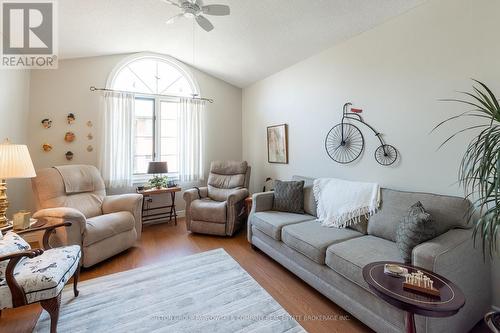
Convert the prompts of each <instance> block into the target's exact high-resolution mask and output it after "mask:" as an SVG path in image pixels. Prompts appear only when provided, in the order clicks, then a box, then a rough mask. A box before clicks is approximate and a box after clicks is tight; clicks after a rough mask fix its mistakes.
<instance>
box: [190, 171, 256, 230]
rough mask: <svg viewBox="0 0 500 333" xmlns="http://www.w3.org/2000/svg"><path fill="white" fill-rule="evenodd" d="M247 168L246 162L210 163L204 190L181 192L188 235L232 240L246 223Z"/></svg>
mask: <svg viewBox="0 0 500 333" xmlns="http://www.w3.org/2000/svg"><path fill="white" fill-rule="evenodd" d="M249 182H250V167H249V166H248V164H247V162H234V161H229V162H221V161H217V162H212V164H211V166H210V174H209V176H208V182H207V183H208V184H207V187H201V188H194V189H190V190H188V191H186V192H184V200H185V201H186V226H187V229H188V230H189V231H191V232H196V233H202V234H210V235H219V236H232V235H233V234H234V233H235V232H236V231H238V229H240V227H241V225H242V224H243V223H244V222H245V220H246V215H245V207H244V206H245V205H244V200H245V198H246V197H248V194H249V192H248V190H247V188H248V184H249Z"/></svg>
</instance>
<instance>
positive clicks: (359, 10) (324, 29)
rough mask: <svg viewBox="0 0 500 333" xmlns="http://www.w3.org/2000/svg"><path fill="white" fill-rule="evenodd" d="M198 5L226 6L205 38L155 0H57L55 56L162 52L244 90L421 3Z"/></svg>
mask: <svg viewBox="0 0 500 333" xmlns="http://www.w3.org/2000/svg"><path fill="white" fill-rule="evenodd" d="M203 1H204V2H205V4H213V3H220V4H227V5H229V6H230V7H231V15H230V16H222V17H216V16H211V17H209V18H210V20H211V21H212V23H213V24H214V26H215V29H214V30H213V31H212V32H208V33H207V32H205V31H203V30H201V29H200V28H199V27H198V26H196V25H194V24H193V21H192V20H189V19H185V18H182V19H180V20H179V21H177V22H176V23H175V24H173V25H167V24H165V21H166V20H167V19H168V18H169V17H171V16H173V15H176V14H177V13H178V12H179V10H178V9H177V8H176V7H173V6H169V5H167V4H165V3H164V2H161V1H160V0H63V1H58V4H59V29H58V30H59V55H60V57H61V58H62V59H65V58H77V57H88V56H99V55H108V54H118V53H130V52H140V51H151V52H158V53H164V54H169V55H171V56H173V57H175V58H177V59H179V60H181V61H183V62H185V63H187V64H190V65H193V66H195V67H197V68H199V69H200V70H202V71H205V72H207V73H209V74H211V75H213V76H216V77H218V78H220V79H222V80H225V81H227V82H229V83H232V84H234V85H236V86H239V87H245V86H248V85H250V84H252V83H254V82H256V81H258V80H261V79H263V78H265V77H267V76H269V75H271V74H273V73H276V72H278V71H280V70H282V69H284V68H286V67H288V66H290V65H292V64H294V63H297V62H299V61H301V60H303V59H305V58H307V57H310V56H312V55H314V54H316V53H318V52H320V51H322V50H324V49H327V48H329V47H331V46H333V45H334V44H336V43H339V42H341V41H343V40H345V39H348V38H350V37H352V36H354V35H356V34H359V33H361V32H363V31H366V30H369V29H371V28H373V27H375V26H377V25H379V24H381V23H383V22H384V21H387V20H389V19H391V18H393V17H395V16H398V15H400V14H402V13H403V12H405V11H407V10H410V9H411V8H413V7H415V6H417V5H419V4H421V3H423V2H424V1H425V0H203ZM193 35H194V39H193Z"/></svg>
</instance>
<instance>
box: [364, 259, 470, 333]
mask: <svg viewBox="0 0 500 333" xmlns="http://www.w3.org/2000/svg"><path fill="white" fill-rule="evenodd" d="M385 264H395V265H399V266H401V267H404V268H406V269H408V273H410V274H411V273H414V272H416V271H422V272H423V273H424V274H425V275H427V276H428V277H429V278H431V279H432V280H433V281H434V288H436V289H438V290H439V292H440V296H439V298H437V297H431V296H427V295H423V294H417V293H413V292H410V291H407V290H405V289H403V281H404V278H403V277H395V276H391V275H387V274H385V273H384V265H385ZM363 278H364V279H365V281H366V283H368V285H369V286H370V289H371V290H372V291H373V292H374V293H375V294H376V295H377V296H379V297H380V298H381V299H383V300H384V301H386V302H387V303H389V304H392V305H394V306H395V307H397V308H398V309H401V310H404V311H406V331H407V332H408V333H415V332H416V328H415V314H418V315H421V316H426V317H449V316H453V315H454V314H456V313H457V312H458V311H459V310H460V309H461V308H462V307H463V306H464V305H465V296H464V294H463V293H462V291H461V290H460V289H459V288H458V287H457V286H456V285H455V284H454V283H452V282H450V281H449V280H447V279H446V278H444V277H442V276H441V275H438V274H436V273H434V272H431V271H428V270H426V269H423V268H420V267H416V266H413V265H406V264H402V263H399V262H392V261H379V262H374V263H371V264H368V265H366V266H365V267H363Z"/></svg>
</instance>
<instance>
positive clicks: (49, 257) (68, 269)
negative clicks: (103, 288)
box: [0, 222, 82, 333]
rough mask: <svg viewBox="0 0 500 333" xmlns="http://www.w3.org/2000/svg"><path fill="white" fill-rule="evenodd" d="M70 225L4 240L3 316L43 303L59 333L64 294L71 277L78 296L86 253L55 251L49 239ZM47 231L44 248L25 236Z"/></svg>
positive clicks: (0, 257)
mask: <svg viewBox="0 0 500 333" xmlns="http://www.w3.org/2000/svg"><path fill="white" fill-rule="evenodd" d="M70 225H71V223H70V222H65V223H61V224H58V225H50V226H46V227H41V228H34V229H29V230H27V231H21V232H18V233H14V232H7V234H5V235H3V236H2V234H1V233H0V236H1V237H2V238H1V239H0V314H1V310H3V309H6V308H17V307H20V306H23V305H28V304H33V303H38V302H40V304H41V306H42V308H43V309H45V310H46V311H47V312H48V313H49V315H50V319H51V324H50V332H51V333H55V332H56V331H57V322H58V320H59V307H60V304H61V292H62V290H63V288H64V286H65V285H66V283H67V282H68V281H69V279H70V278H71V277H73V278H74V279H73V280H74V283H73V292H74V294H75V297H77V296H78V278H79V275H80V263H81V257H82V251H81V248H80V246H78V245H71V246H64V247H59V248H51V247H50V245H49V237H50V235H51V234H52V233H53V232H54V230H55V229H57V228H59V227H69V226H70ZM42 230H43V231H44V235H43V249H32V248H31V247H30V245H29V244H28V243H26V241H25V240H24V239H22V238H21V237H20V235H21V234H24V233H28V232H35V231H42Z"/></svg>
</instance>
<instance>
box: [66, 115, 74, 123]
mask: <svg viewBox="0 0 500 333" xmlns="http://www.w3.org/2000/svg"><path fill="white" fill-rule="evenodd" d="M66 119H67V121H68V124H69V125H71V124H73V123H74V122H75V120H76V117H75V114H74V113H68V116H67V117H66Z"/></svg>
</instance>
